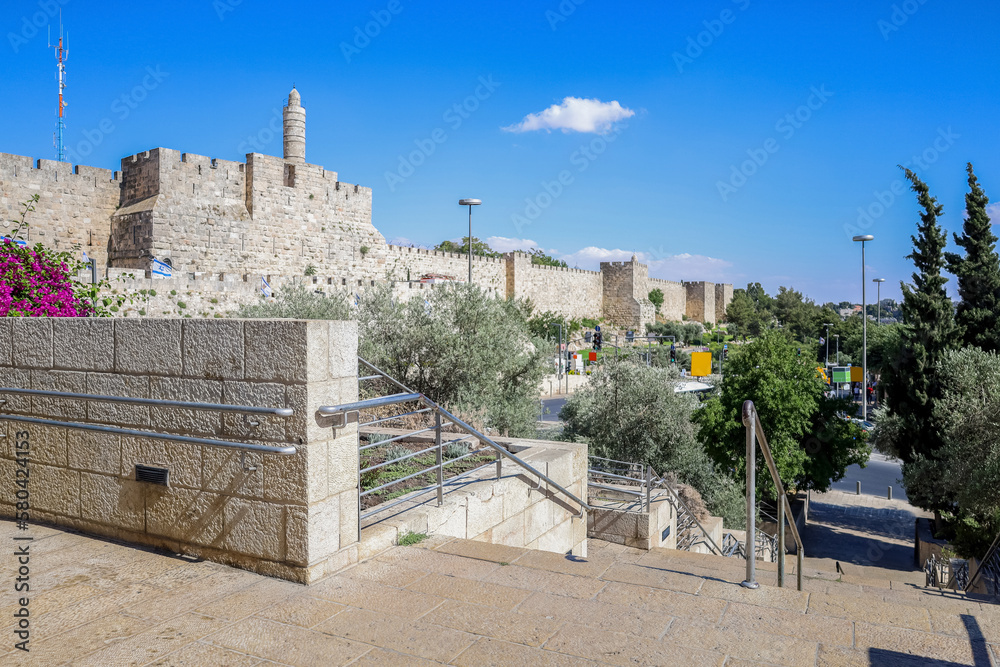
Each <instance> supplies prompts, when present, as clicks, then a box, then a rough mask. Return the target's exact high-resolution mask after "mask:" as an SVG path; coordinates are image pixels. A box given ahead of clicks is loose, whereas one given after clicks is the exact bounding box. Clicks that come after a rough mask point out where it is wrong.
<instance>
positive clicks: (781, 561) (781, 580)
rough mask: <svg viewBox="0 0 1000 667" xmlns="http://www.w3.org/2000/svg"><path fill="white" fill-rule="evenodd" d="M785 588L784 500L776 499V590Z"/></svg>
mask: <svg viewBox="0 0 1000 667" xmlns="http://www.w3.org/2000/svg"><path fill="white" fill-rule="evenodd" d="M784 586H785V499H784V498H778V588H784Z"/></svg>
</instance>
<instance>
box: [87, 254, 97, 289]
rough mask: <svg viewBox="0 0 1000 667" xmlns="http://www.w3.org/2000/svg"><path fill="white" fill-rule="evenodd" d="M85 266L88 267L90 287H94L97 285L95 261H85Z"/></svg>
mask: <svg viewBox="0 0 1000 667" xmlns="http://www.w3.org/2000/svg"><path fill="white" fill-rule="evenodd" d="M87 265H88V266H89V267H90V284H91V285H96V284H97V260H96V259H93V258H91V259H89V260H87Z"/></svg>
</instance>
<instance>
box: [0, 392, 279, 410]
mask: <svg viewBox="0 0 1000 667" xmlns="http://www.w3.org/2000/svg"><path fill="white" fill-rule="evenodd" d="M0 394H16V395H22V396H43V397H46V398H72V399H77V400H81V401H97V402H100V403H125V404H127V405H148V406H150V407H154V408H184V409H186V410H208V411H212V412H238V413H241V414H248V415H275V416H277V417H291V416H292V415H293V414H295V411H294V410H292V409H291V408H259V407H254V406H248V405H225V404H220V403H192V402H189V401H170V400H164V399H159V398H129V397H126V396H103V395H100V394H74V393H72V392H67V391H48V390H44V389H19V388H17V387H0Z"/></svg>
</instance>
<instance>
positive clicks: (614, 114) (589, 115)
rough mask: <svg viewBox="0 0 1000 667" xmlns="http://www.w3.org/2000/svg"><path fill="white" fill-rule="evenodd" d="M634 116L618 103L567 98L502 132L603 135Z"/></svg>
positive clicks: (532, 114)
mask: <svg viewBox="0 0 1000 667" xmlns="http://www.w3.org/2000/svg"><path fill="white" fill-rule="evenodd" d="M634 115H635V112H634V111H632V110H631V109H628V108H626V107H623V106H622V105H621V104H619V103H618V101H617V100H613V101H611V102H602V101H600V100H599V99H596V98H595V99H581V98H579V97H567V98H566V99H564V100H563V101H562V104H553V105H552V106H550V107H549V108H548V109H545V110H544V111H540V112H538V113H530V114H528V115H527V116H525V117H524V120H522V121H521V122H520V123H517V124H515V125H510V126H508V127H505V128H503V130H504V131H505V132H534V131H536V130H545V131H546V132H551V131H552V130H562V131H563V132H592V133H595V134H602V133H604V132H607V131H608V130H609V129H611V126H612V125H614V124H615V123H617V122H619V121H621V120H625V119H626V118H631V117H632V116H634Z"/></svg>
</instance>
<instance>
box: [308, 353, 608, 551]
mask: <svg viewBox="0 0 1000 667" xmlns="http://www.w3.org/2000/svg"><path fill="white" fill-rule="evenodd" d="M358 361H359V363H360V364H362V365H364V366H365V367H367V368H369V369H370V370H371V371H372V372H374V373H375V374H374V375H367V376H362V377H359V378H358V380H359V382H360V381H367V380H385V381H388V382H389V383H390V384H391V385H393V386H394V387H395V388H396V389H399V390H401V391H400V393H397V394H391V395H388V396H379V397H376V398H369V399H366V400H361V401H356V402H354V403H346V404H343V405H335V406H322V407H320V408H319V410H318V412H319V413H320V414H321V415H323V416H327V417H334V418H336V421H335V422H334V424H333V426H334V428H341V427H343V426H346V425H347V424H348V423H349V421H350V420H351V418H352V417H355V418H357V419H358V435H359V438H358V452H359V458H360V454H362V453H363V452H365V451H367V450H370V449H373V448H375V447H381V446H384V445H386V444H387V443H392V442H399V441H403V440H408V439H409V440H412V439H414V438H415V437H416V436H420V435H423V434H427V433H433V434H434V444H433V445H432V446H429V447H425V448H423V449H420V450H419V451H415V452H414V451H411V452H410V453H409V454H405V455H403V456H398V457H396V458H394V459H392V460H386V461H383V462H381V463H378V464H375V465H370V466H367V467H362V466H361V465H359V466H358V534H359V539H360V532H361V522H362V521H363V520H364V519H366V518H368V517H370V516H372V515H375V514H378V513H381V512H384V511H386V510H388V509H391V508H392V507H395V506H397V505H399V504H402V503H406V502H409V501H411V500H413V499H414V498H415V497H419V496H421V495H424V494H427V493H430V492H433V491H436V492H437V504H438V505H439V506H440V505H441V504H442V503H443V502H444V487H445V481H446V480H445V468H446V467H447V466H449V465H452V464H455V463H458V462H460V461H464V460H466V459H470V458H472V457H476V456H483V455H484V454H495V456H496V458H495V459H494V460H493V461H490V462H489V463H486V464H484V465H482V466H478V467H475V468H472V469H471V470H466V471H464V472H462V473H460V474H457V475H454V476H452V477H449V478H448V479H447V482H448V483H452V482H453V481H454V480H456V479H459V478H463V477H468V476H471V475H473V474H475V473H477V472H480V471H482V470H484V469H485V468H488V467H489V466H492V465H495V466H496V476H497V479H499V478H500V477H501V475H502V464H503V460H504V459H507V460H509V461H512V462H513V463H514V464H516V465H517V466H519V467H520V468H522V469H523V470H524V471H526V472H527V473H529V474H531V475H533V476H535V477H537V478H538V480H539V481H538V484H537V486H536V487H535V488H536V489H541V488H542V485H543V483H544V484H547V485H548V486H549V487H551V488H552V489H554V490H555V491H557V492H558V493H560V494H562V495H563V496H565V497H566V498H568V499H569V500H571V501H572V502H574V503H576V504H577V505H579V507H580V511H579V513H577V515H576V516H578V517H582V516H583V513H584V512H585V511H586V510H588V509H590V506H589V505H588V504H587V503H586V502H585V501H584V500H581V499H580V498H578V497H577V496H576V495H575V494H573V493H572V492H570V491H569V490H568V489H566V488H564V487H563V486H562V485H560V484H559V483H557V482H556V481H555V480H553V479H552V478H550V477H549V476H548V475H546V474H544V473H542V472H541V471H539V470H537V469H535V468H534V467H532V466H531V465H530V464H528V463H527V462H525V461H524V460H522V459H521V458H520V457H518V456H516V455H515V454H513V453H511V452H509V451H507V450H506V449H505V448H504V447H502V446H501V445H499V444H497V443H496V442H494V441H493V440H492V439H491V438H489V437H488V436H486V435H484V434H483V433H481V432H480V431H478V430H477V429H475V428H473V427H472V426H470V425H469V424H467V423H466V422H464V421H462V420H461V419H459V418H458V417H456V416H455V415H454V414H452V413H451V412H449V411H448V410H446V409H444V408H443V407H441V406H440V405H438V404H437V403H435V402H434V401H432V400H431V399H429V398H428V397H427V396H425V395H423V394H421V393H419V392H415V391H413V390H411V389H410V388H409V387H406V386H405V385H403V384H401V383H400V382H399V381H397V380H395V379H394V378H392V377H390V376H389V375H387V374H386V373H385V372H383V371H382V370H380V369H379V368H377V367H375V366H374V365H372V364H370V363H369V362H368V361H366V360H364V359H362V358H361V357H358ZM407 403H413V404H416V405H415V409H410V410H407V411H406V412H402V413H400V414H394V415H391V416H385V417H375V418H373V419H370V420H368V421H365V422H362V421H360V420H361V413H362V412H364V411H370V410H373V409H377V408H385V407H390V406H395V405H404V404H407ZM416 415H421V416H422V417H421V418H423V419H426V418H427V417H429V416H433V419H434V425H433V426H427V427H423V428H417V429H410V430H406V431H405V432H404V433H402V434H400V435H394V436H391V437H389V438H387V439H385V440H381V441H378V442H374V443H373V442H371V441H370V440H369V442H368V444H365V445H362V444H361V440H360V436H361V433H362V432H363V430H364V429H365V427H368V428H369V430H370V427H371V426H373V425H375V424H385V423H388V422H392V421H394V420H400V419H403V418H405V417H411V416H416ZM449 427H452V428H454V429H457V430H458V431H459V433H454V434H451V433H449V434H447V435H460V434H464V435H460V437H456V438H454V439H452V440H448V441H447V442H445V441H444V437H445V435H446V432H445V431H444V429H445V428H449ZM467 440H476V441H478V442H479V443H480V445H482V446H481V447H480V448H478V449H473V450H471V451H468V452H466V453H465V454H463V455H461V456H456V457H452V458H450V459H447V458H446V457H445V448H446V447H447V446H448V445H451V444H457V443H461V442H464V441H467ZM430 454H433V455H434V463H433V464H432V465H430V466H428V467H425V468H422V469H420V470H418V471H417V472H414V473H411V474H409V475H405V476H403V477H399V478H394V479H391V480H390V481H388V482H386V483H384V484H380V485H378V486H375V487H372V488H368V489H365V488H364V485H363V484H362V480H363V478H364V476H365V474H366V473H374V472H376V471H378V470H381V469H383V468H387V467H389V466H392V465H399V464H401V463H405V462H407V461H410V460H413V459H416V458H417V457H421V456H427V455H430ZM427 474H434V475H435V477H436V480H435V482H434V483H433V484H429V485H426V486H424V487H418V488H416V489H412V490H410V489H407V490H406V493H405V494H404V495H403V496H402V497H400V498H398V499H396V500H393V501H391V502H387V503H380V504H378V505H376V506H374V507H373V508H371V509H369V510H368V511H364V512H363V511H362V510H361V507H362V505H363V500H364V498H365V497H367V496H370V495H375V494H377V493H378V492H380V491H384V490H386V489H387V488H389V487H391V486H393V485H396V484H400V483H402V482H406V481H409V480H411V479H414V478H417V477H420V476H422V475H427Z"/></svg>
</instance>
